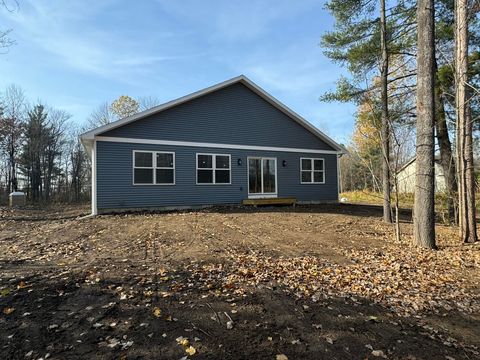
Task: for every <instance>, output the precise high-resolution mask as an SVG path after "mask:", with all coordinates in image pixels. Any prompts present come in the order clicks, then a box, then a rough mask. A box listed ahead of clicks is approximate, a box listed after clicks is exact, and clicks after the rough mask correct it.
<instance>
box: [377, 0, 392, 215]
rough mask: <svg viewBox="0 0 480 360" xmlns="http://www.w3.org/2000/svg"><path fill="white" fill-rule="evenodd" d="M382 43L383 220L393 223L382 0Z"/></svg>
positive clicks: (386, 68)
mask: <svg viewBox="0 0 480 360" xmlns="http://www.w3.org/2000/svg"><path fill="white" fill-rule="evenodd" d="M380 43H381V48H382V65H381V69H380V79H381V80H380V81H381V101H382V116H381V118H382V131H381V141H382V152H383V156H382V186H383V220H384V221H385V222H387V223H391V222H392V210H391V204H390V126H389V119H388V51H387V23H386V15H385V0H380Z"/></svg>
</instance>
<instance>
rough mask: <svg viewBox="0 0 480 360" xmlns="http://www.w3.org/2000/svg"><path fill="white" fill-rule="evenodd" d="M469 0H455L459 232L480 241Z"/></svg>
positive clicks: (465, 240) (464, 236)
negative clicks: (470, 84) (479, 234)
mask: <svg viewBox="0 0 480 360" xmlns="http://www.w3.org/2000/svg"><path fill="white" fill-rule="evenodd" d="M468 92H469V91H468V0H457V1H455V105H456V114H457V163H458V166H457V168H458V169H457V171H458V184H459V186H458V205H459V225H460V226H459V231H460V237H461V238H462V240H463V241H464V242H475V241H477V240H478V239H477V229H476V209H475V178H474V169H473V120H472V117H471V109H470V104H469V98H468V97H469V95H468Z"/></svg>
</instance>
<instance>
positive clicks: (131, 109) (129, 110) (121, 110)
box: [110, 95, 140, 118]
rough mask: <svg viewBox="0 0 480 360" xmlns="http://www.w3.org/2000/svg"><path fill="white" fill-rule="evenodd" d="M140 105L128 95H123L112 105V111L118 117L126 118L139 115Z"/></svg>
mask: <svg viewBox="0 0 480 360" xmlns="http://www.w3.org/2000/svg"><path fill="white" fill-rule="evenodd" d="M139 107H140V105H139V103H138V101H137V100H135V99H133V98H131V97H130V96H128V95H122V96H120V97H119V98H118V99H117V100H115V101H113V102H112V104H111V105H110V110H111V111H112V112H113V113H114V114H115V115H116V116H117V117H118V118H124V117H127V116H131V115H134V114H136V113H138V110H139Z"/></svg>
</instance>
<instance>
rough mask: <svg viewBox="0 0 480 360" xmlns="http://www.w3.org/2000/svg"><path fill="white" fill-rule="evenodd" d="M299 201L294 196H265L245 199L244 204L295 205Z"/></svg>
mask: <svg viewBox="0 0 480 360" xmlns="http://www.w3.org/2000/svg"><path fill="white" fill-rule="evenodd" d="M296 203H297V199H296V198H294V197H287V198H263V199H245V200H243V205H252V206H255V207H256V206H257V205H293V206H295V204H296Z"/></svg>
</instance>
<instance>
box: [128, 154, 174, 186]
mask: <svg viewBox="0 0 480 360" xmlns="http://www.w3.org/2000/svg"><path fill="white" fill-rule="evenodd" d="M133 184H134V185H174V184H175V153H173V152H163V151H138V150H134V151H133Z"/></svg>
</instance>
